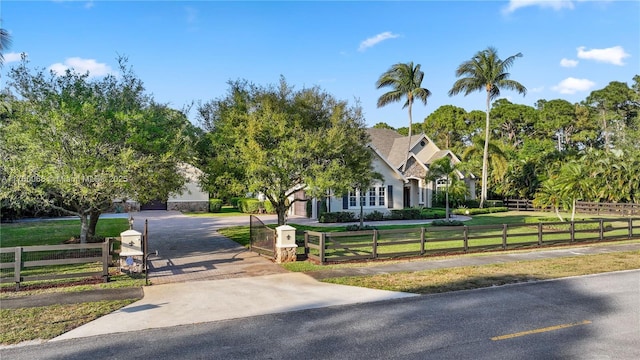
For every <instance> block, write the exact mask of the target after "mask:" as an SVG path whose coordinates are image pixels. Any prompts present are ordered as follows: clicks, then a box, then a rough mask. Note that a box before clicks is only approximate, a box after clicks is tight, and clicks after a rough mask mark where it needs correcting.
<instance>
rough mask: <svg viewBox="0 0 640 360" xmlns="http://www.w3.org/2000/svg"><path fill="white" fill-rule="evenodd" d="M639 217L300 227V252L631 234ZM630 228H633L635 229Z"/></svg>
mask: <svg viewBox="0 0 640 360" xmlns="http://www.w3.org/2000/svg"><path fill="white" fill-rule="evenodd" d="M637 229H640V219H632V218H628V219H595V220H583V221H574V222H543V223H532V224H501V225H477V226H447V227H429V228H424V227H423V228H413V229H395V230H368V231H352V232H337V233H335V232H334V233H332V232H326V233H325V232H317V231H306V232H305V238H304V241H305V253H306V254H307V257H308V258H309V259H311V260H313V261H315V262H318V263H322V264H324V263H328V262H341V261H352V260H364V259H384V258H395V257H402V256H421V255H426V254H441V253H464V252H478V251H491V250H507V249H517V248H522V247H532V246H546V245H554V244H559V243H578V242H589V241H604V240H607V241H611V240H625V239H631V238H633V236H634V235H637V233H638V231H637ZM634 231H635V233H634Z"/></svg>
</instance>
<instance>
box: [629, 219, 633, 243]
mask: <svg viewBox="0 0 640 360" xmlns="http://www.w3.org/2000/svg"><path fill="white" fill-rule="evenodd" d="M632 237H633V219H631V218H629V239H631V238H632Z"/></svg>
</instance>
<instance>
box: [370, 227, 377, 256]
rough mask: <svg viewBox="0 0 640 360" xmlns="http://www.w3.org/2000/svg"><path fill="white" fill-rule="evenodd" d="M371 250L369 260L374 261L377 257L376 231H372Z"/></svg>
mask: <svg viewBox="0 0 640 360" xmlns="http://www.w3.org/2000/svg"><path fill="white" fill-rule="evenodd" d="M372 245H373V249H372V251H371V258H372V259H375V258H377V257H378V230H376V229H373V244H372Z"/></svg>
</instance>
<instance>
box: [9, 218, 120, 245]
mask: <svg viewBox="0 0 640 360" xmlns="http://www.w3.org/2000/svg"><path fill="white" fill-rule="evenodd" d="M127 229H129V222H128V220H127V219H101V220H100V221H98V225H97V226H96V233H97V235H98V236H104V237H116V236H120V233H121V232H123V231H125V230H127ZM78 236H80V220H51V221H33V222H19V223H12V224H2V226H1V227H0V247H14V246H31V245H59V244H62V243H63V242H65V241H67V240H69V239H70V238H72V237H78Z"/></svg>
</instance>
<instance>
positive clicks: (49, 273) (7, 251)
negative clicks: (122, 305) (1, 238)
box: [0, 239, 111, 290]
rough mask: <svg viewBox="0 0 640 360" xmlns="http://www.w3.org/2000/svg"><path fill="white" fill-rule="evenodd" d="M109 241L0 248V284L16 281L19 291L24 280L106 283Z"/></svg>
mask: <svg viewBox="0 0 640 360" xmlns="http://www.w3.org/2000/svg"><path fill="white" fill-rule="evenodd" d="M110 241H111V240H110V239H106V240H105V241H104V242H102V243H91V244H68V245H40V246H18V247H13V248H0V270H1V272H0V283H7V282H15V284H16V290H18V289H19V288H20V283H22V282H25V281H39V280H56V279H69V278H86V277H101V278H102V279H103V280H104V281H105V282H107V281H108V280H109V264H110V262H111V255H110V253H109V248H110ZM69 265H77V266H69ZM56 266H59V267H60V269H58V271H56V270H55V267H56ZM63 268H64V269H63Z"/></svg>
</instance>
